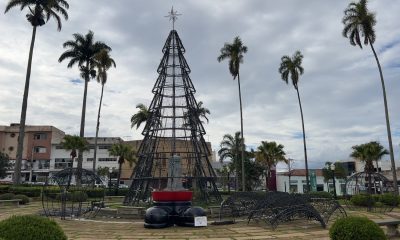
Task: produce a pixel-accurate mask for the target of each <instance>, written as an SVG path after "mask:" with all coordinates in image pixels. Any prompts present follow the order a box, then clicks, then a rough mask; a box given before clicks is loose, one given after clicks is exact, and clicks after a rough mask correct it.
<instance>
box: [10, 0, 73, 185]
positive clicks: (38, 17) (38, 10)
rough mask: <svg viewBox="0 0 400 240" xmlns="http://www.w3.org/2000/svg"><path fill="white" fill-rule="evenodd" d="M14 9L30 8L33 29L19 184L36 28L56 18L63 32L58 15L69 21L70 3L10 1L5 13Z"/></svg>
mask: <svg viewBox="0 0 400 240" xmlns="http://www.w3.org/2000/svg"><path fill="white" fill-rule="evenodd" d="M14 7H18V8H19V9H20V10H21V11H22V10H24V9H25V8H29V13H28V14H27V15H26V18H27V20H28V22H30V23H31V25H32V27H33V31H32V39H31V46H30V49H29V57H28V67H27V70H26V78H25V88H24V96H23V100H22V108H21V119H20V126H19V137H18V147H17V159H16V162H15V168H14V178H13V182H14V184H19V183H20V181H21V164H22V153H23V147H24V137H25V121H26V111H27V108H28V94H29V82H30V78H31V67H32V56H33V48H34V45H35V38H36V28H37V27H40V26H43V25H44V24H45V23H46V22H47V21H48V20H49V19H50V18H54V19H55V20H56V22H57V30H58V31H61V27H62V24H61V18H60V16H59V15H58V14H61V15H62V16H63V17H64V18H65V20H68V13H67V11H66V9H68V8H69V5H68V2H67V1H65V0H41V1H37V0H9V2H8V4H7V6H6V9H5V11H4V13H7V12H8V11H9V10H10V9H11V8H14Z"/></svg>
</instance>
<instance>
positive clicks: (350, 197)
mask: <svg viewBox="0 0 400 240" xmlns="http://www.w3.org/2000/svg"><path fill="white" fill-rule="evenodd" d="M345 196H346V198H345V199H346V201H347V203H346V206H347V207H348V208H349V209H350V210H363V209H364V210H367V211H372V212H388V211H391V210H393V208H394V207H395V206H397V204H398V198H397V196H396V195H395V192H394V188H393V184H392V182H391V181H389V180H388V179H387V178H386V177H385V176H383V175H382V174H380V173H378V172H372V173H367V172H359V173H355V174H353V175H352V176H350V177H349V178H348V179H347V181H346V194H345Z"/></svg>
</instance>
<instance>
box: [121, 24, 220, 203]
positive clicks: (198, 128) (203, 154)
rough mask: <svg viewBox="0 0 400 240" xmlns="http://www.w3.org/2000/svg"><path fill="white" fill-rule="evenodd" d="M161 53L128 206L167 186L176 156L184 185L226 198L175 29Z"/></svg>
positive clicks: (201, 195) (207, 197) (202, 195)
mask: <svg viewBox="0 0 400 240" xmlns="http://www.w3.org/2000/svg"><path fill="white" fill-rule="evenodd" d="M162 52H163V58H162V59H161V62H160V65H159V66H158V68H157V72H158V73H159V76H158V78H157V81H156V83H155V84H154V87H153V90H152V92H153V94H154V97H153V100H152V102H151V104H150V106H149V112H150V117H149V118H148V120H147V122H146V126H145V128H144V130H143V132H142V134H143V135H144V139H143V141H142V143H141V145H140V147H139V150H138V157H139V159H138V163H137V165H136V166H135V168H134V170H133V173H132V175H131V180H132V184H131V186H130V189H129V192H128V194H127V195H126V197H125V200H124V204H125V205H136V204H138V203H139V202H140V201H141V200H146V199H148V198H149V196H150V190H151V189H159V190H161V189H163V188H165V187H166V184H167V181H168V178H169V177H170V176H168V173H167V171H166V166H167V165H168V164H167V163H168V161H169V159H170V158H171V157H172V156H174V155H177V156H180V158H181V163H182V166H183V167H182V173H183V174H182V176H178V178H179V177H180V178H181V179H182V182H184V187H186V188H193V190H194V191H195V193H196V194H195V195H197V196H198V197H199V198H201V199H202V200H205V201H213V200H215V201H217V202H221V201H222V198H221V196H220V194H219V192H218V189H217V187H216V184H215V179H216V175H215V172H214V170H213V168H212V166H211V164H210V159H209V156H211V153H210V149H209V146H207V144H206V142H205V140H204V137H203V136H204V134H205V133H206V132H205V130H204V127H203V124H202V122H201V121H200V119H199V108H198V104H197V102H196V99H195V98H194V93H195V92H196V90H195V87H194V85H193V83H192V81H191V79H190V77H189V73H190V67H189V65H188V64H187V62H186V59H185V58H184V56H183V54H184V53H185V48H184V47H183V44H182V41H181V39H180V38H179V36H178V33H177V32H176V31H175V30H172V31H171V32H170V33H169V36H168V38H167V40H166V42H165V44H164V47H163V50H162Z"/></svg>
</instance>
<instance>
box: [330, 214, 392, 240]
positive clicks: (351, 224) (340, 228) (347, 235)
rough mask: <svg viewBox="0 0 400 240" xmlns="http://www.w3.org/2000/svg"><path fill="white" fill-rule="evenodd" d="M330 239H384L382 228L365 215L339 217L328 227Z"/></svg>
mask: <svg viewBox="0 0 400 240" xmlns="http://www.w3.org/2000/svg"><path fill="white" fill-rule="evenodd" d="M329 236H330V238H331V240H386V239H387V238H386V236H385V233H384V232H383V230H382V229H381V228H380V227H379V226H378V225H377V224H376V223H374V222H373V221H371V220H369V219H368V218H366V217H347V218H340V219H338V220H336V222H335V223H334V224H333V225H332V226H331V228H330V229H329Z"/></svg>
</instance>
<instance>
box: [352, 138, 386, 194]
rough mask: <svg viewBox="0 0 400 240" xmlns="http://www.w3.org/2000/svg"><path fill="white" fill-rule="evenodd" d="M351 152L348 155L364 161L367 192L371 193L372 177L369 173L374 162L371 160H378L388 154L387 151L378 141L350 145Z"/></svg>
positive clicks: (371, 171)
mask: <svg viewBox="0 0 400 240" xmlns="http://www.w3.org/2000/svg"><path fill="white" fill-rule="evenodd" d="M352 149H353V152H352V153H351V154H350V157H353V158H355V159H358V160H360V161H362V162H364V163H365V166H364V172H366V173H367V175H368V192H369V193H371V186H372V179H371V174H372V173H373V172H374V164H373V161H376V162H377V161H378V160H379V159H381V158H382V156H384V155H385V154H388V151H387V150H386V149H384V147H383V146H381V145H380V143H379V142H375V141H372V142H369V143H364V144H360V145H355V146H353V147H352Z"/></svg>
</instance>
